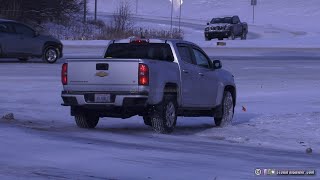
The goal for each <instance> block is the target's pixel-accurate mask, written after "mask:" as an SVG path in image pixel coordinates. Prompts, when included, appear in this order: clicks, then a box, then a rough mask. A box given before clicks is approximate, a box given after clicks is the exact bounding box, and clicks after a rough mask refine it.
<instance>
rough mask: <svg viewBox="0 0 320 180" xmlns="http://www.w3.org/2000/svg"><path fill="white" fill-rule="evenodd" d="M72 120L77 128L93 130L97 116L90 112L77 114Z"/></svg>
mask: <svg viewBox="0 0 320 180" xmlns="http://www.w3.org/2000/svg"><path fill="white" fill-rule="evenodd" d="M74 119H75V121H76V124H77V126H78V127H79V128H86V129H93V128H95V127H96V126H97V124H98V122H99V116H98V115H96V114H94V113H92V112H78V113H77V114H75V116H74Z"/></svg>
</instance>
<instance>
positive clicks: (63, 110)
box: [0, 59, 320, 180]
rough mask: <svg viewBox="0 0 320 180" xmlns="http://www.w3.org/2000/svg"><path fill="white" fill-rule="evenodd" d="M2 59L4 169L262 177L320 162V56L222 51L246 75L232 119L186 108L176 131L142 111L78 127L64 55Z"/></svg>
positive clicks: (48, 173)
mask: <svg viewBox="0 0 320 180" xmlns="http://www.w3.org/2000/svg"><path fill="white" fill-rule="evenodd" d="M1 61H2V62H1V63H0V92H1V93H0V99H1V100H0V107H1V108H0V115H1V116H2V115H4V114H7V113H14V116H15V119H14V120H4V119H1V120H0V146H1V148H0V179H47V178H51V179H125V180H126V179H159V180H163V179H175V180H176V179H183V180H185V179H191V180H194V179H199V180H202V179H205V180H213V179H215V178H216V179H217V180H224V179H226V180H228V179H230V180H231V179H237V180H238V179H257V177H255V176H254V169H255V168H284V169H288V168H293V169H300V168H303V169H316V170H318V172H319V171H320V108H319V107H320V91H319V89H320V80H319V77H320V65H319V61H315V60H314V61H311V60H290V59H285V60H283V59H282V60H280V59H275V60H259V61H253V60H223V66H224V68H226V69H227V70H230V71H231V72H233V74H234V75H235V77H236V82H237V85H238V103H237V107H236V115H235V121H234V123H233V126H231V127H228V128H216V127H214V126H213V119H212V118H179V119H178V124H177V128H176V131H175V132H174V133H173V134H171V135H158V134H154V133H153V131H152V129H151V128H149V127H147V126H144V124H143V121H142V119H141V118H140V117H133V118H130V119H126V120H123V119H108V118H104V119H102V120H101V121H100V123H99V125H98V127H97V129H95V130H81V129H78V128H77V127H76V126H75V123H74V121H73V118H72V117H70V115H69V108H67V107H62V106H60V103H61V102H62V101H61V98H60V92H61V89H62V86H61V85H60V66H61V64H53V65H49V64H43V63H39V61H32V62H30V63H18V62H17V61H11V60H3V59H2V60H1ZM242 106H243V107H244V108H245V109H246V111H243V107H242ZM308 147H311V148H312V149H313V153H312V154H306V153H305V150H306V148H308ZM294 178H295V177H290V179H294ZM259 179H264V178H259ZM267 179H269V178H267ZM272 179H274V178H272ZM275 179H277V178H275ZM279 179H285V177H281V178H279ZM298 179H301V178H298ZM308 179H319V175H318V176H314V177H310V178H308Z"/></svg>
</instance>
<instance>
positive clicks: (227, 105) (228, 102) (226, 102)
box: [214, 91, 234, 127]
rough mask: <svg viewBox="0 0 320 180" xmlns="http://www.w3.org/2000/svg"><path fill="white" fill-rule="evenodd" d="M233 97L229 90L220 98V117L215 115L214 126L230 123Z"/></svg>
mask: <svg viewBox="0 0 320 180" xmlns="http://www.w3.org/2000/svg"><path fill="white" fill-rule="evenodd" d="M233 102H234V99H233V97H232V94H231V92H230V91H225V92H224V95H223V100H222V117H215V118H214V121H215V124H216V126H220V127H225V126H228V125H231V124H232V119H233V114H234V103H233Z"/></svg>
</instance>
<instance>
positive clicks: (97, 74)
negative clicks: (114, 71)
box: [96, 71, 109, 77]
mask: <svg viewBox="0 0 320 180" xmlns="http://www.w3.org/2000/svg"><path fill="white" fill-rule="evenodd" d="M108 75H109V74H108V73H107V72H103V71H100V72H97V73H96V76H98V77H106V76H108Z"/></svg>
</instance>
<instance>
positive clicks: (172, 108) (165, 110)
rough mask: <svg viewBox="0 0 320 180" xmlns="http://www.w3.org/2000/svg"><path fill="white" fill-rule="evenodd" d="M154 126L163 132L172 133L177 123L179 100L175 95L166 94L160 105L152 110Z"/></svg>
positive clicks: (156, 129)
mask: <svg viewBox="0 0 320 180" xmlns="http://www.w3.org/2000/svg"><path fill="white" fill-rule="evenodd" d="M150 117H151V123H152V128H153V130H154V131H155V132H157V133H161V134H168V133H171V132H172V131H173V130H174V128H175V126H176V123H177V100H176V96H174V95H165V97H164V99H163V100H162V102H161V103H160V104H159V105H156V106H155V107H154V109H153V111H152V112H151V116H150Z"/></svg>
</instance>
